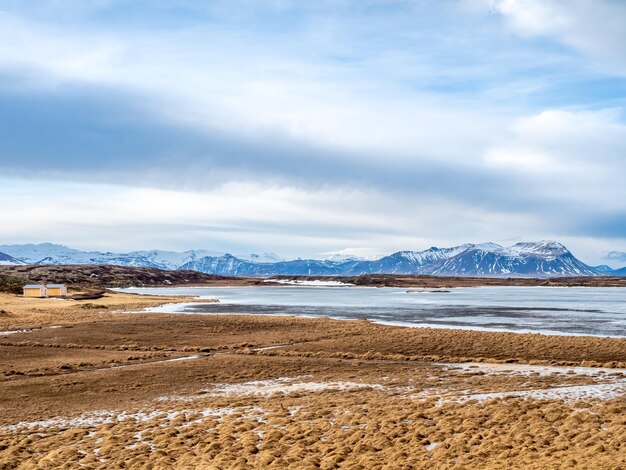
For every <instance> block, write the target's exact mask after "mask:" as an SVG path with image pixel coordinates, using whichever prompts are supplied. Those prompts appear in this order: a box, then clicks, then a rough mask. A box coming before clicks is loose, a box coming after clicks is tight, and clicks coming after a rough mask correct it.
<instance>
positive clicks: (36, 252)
mask: <svg viewBox="0 0 626 470" xmlns="http://www.w3.org/2000/svg"><path fill="white" fill-rule="evenodd" d="M0 251H2V252H3V253H7V255H8V256H11V257H13V258H15V259H17V260H19V261H21V262H23V263H26V264H114V265H119V266H135V267H149V268H159V269H178V268H179V267H180V266H182V265H184V264H186V263H189V262H192V261H195V260H197V259H201V258H204V257H207V256H210V257H214V256H217V257H219V256H224V255H225V254H224V253H221V252H215V251H207V250H189V251H184V252H176V251H165V250H147V251H131V252H129V253H113V252H108V251H107V252H102V251H80V250H76V249H73V248H69V247H67V246H63V245H57V244H54V243H40V244H25V245H0ZM239 258H240V259H243V260H246V261H249V262H251V263H266V262H277V261H280V258H279V257H278V256H277V255H276V254H274V253H263V254H260V255H257V254H249V255H240V256H239Z"/></svg>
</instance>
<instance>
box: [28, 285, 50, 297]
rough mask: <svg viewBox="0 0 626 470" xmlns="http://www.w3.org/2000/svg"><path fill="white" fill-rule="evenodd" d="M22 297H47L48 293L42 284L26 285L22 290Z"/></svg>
mask: <svg viewBox="0 0 626 470" xmlns="http://www.w3.org/2000/svg"><path fill="white" fill-rule="evenodd" d="M23 290H24V297H47V296H48V292H47V290H46V286H44V285H43V284H28V285H25V286H24V288H23Z"/></svg>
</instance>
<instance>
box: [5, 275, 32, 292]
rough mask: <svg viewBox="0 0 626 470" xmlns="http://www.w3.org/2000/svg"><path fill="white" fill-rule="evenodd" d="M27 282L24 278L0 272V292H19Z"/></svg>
mask: <svg viewBox="0 0 626 470" xmlns="http://www.w3.org/2000/svg"><path fill="white" fill-rule="evenodd" d="M26 284H28V281H27V280H26V279H23V278H21V277H18V276H10V275H8V274H0V292H5V293H7V294H21V293H22V288H23V287H24V286H25V285H26Z"/></svg>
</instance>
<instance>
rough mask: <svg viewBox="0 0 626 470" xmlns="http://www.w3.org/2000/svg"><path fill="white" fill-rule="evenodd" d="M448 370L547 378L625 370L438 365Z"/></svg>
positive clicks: (596, 374) (480, 364) (508, 365)
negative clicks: (550, 376)
mask: <svg viewBox="0 0 626 470" xmlns="http://www.w3.org/2000/svg"><path fill="white" fill-rule="evenodd" d="M440 365H441V366H442V367H443V368H445V369H448V370H452V371H455V370H458V371H462V372H468V373H471V372H483V373H485V374H492V375H534V374H538V375H540V376H543V377H545V376H548V375H552V374H567V375H572V374H576V375H586V376H592V377H595V376H604V375H607V374H619V373H622V374H626V369H610V368H607V367H580V366H577V367H567V366H564V367H559V366H543V365H531V364H488V363H482V362H465V363H452V364H440Z"/></svg>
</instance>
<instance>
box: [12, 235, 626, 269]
mask: <svg viewBox="0 0 626 470" xmlns="http://www.w3.org/2000/svg"><path fill="white" fill-rule="evenodd" d="M0 264H112V265H120V266H137V267H153V268H160V269H168V270H172V269H190V270H194V271H199V272H203V273H207V274H220V275H228V276H276V275H287V276H297V275H308V276H355V275H361V274H374V273H384V274H427V275H434V276H489V277H516V276H517V277H557V276H599V275H610V276H626V268H622V269H619V270H613V269H611V268H610V267H608V266H597V267H592V266H589V265H587V264H585V263H583V262H582V261H580V260H579V259H577V258H576V257H575V256H574V255H573V254H572V253H571V252H570V251H569V250H568V249H567V248H566V247H565V246H563V245H562V244H560V243H558V242H555V241H541V242H522V243H517V244H515V245H513V246H510V247H503V246H501V245H498V244H495V243H481V244H471V243H468V244H464V245H459V246H455V247H450V248H437V247H431V248H428V249H427V250H423V251H398V252H396V253H393V254H391V255H389V256H384V257H382V258H380V259H376V260H365V259H359V258H346V259H330V260H318V259H295V260H282V259H280V258H279V257H278V256H277V255H275V254H273V253H266V254H262V255H257V254H251V255H245V256H242V255H238V256H234V255H231V254H228V253H226V254H223V253H215V252H210V251H206V250H189V251H184V252H174V251H163V250H150V251H133V252H129V253H113V252H99V251H89V252H86V251H80V250H75V249H72V248H68V247H66V246H63V245H56V244H52V243H42V244H26V245H0Z"/></svg>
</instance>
